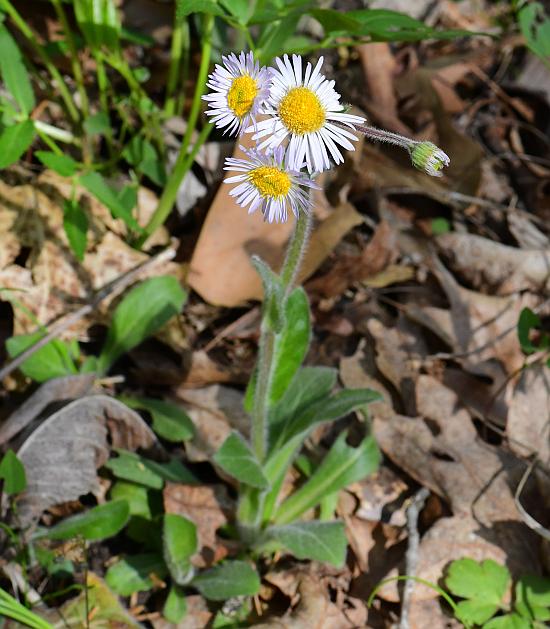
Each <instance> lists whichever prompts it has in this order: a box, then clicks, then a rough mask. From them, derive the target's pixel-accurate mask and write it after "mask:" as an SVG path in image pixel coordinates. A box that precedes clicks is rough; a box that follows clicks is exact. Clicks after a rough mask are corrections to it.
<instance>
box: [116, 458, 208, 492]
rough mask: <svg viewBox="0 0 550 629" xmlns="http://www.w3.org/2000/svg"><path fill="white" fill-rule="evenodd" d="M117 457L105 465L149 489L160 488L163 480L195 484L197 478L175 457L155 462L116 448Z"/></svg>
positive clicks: (123, 477) (125, 478) (118, 476)
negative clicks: (164, 461)
mask: <svg viewBox="0 0 550 629" xmlns="http://www.w3.org/2000/svg"><path fill="white" fill-rule="evenodd" d="M117 452H118V455H119V456H118V457H116V458H113V459H109V460H108V461H107V462H106V463H105V467H106V468H107V469H109V470H111V472H113V474H114V475H115V476H116V477H117V478H121V479H123V480H128V481H131V482H134V483H139V484H140V485H144V486H145V487H150V488H151V489H162V488H163V487H164V482H165V481H173V482H179V483H188V484H196V483H197V479H196V478H195V477H194V476H193V475H192V474H191V472H190V471H189V470H188V469H187V468H186V467H185V466H184V465H183V464H182V463H181V462H180V461H178V460H177V459H172V460H171V461H170V463H157V462H156V461H151V460H150V459H147V458H145V457H143V456H140V455H139V454H136V453H135V452H128V451H127V450H121V449H119V450H117Z"/></svg>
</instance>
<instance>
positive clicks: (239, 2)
mask: <svg viewBox="0 0 550 629" xmlns="http://www.w3.org/2000/svg"><path fill="white" fill-rule="evenodd" d="M220 4H221V5H223V7H224V9H225V10H226V11H228V12H229V13H230V14H231V15H232V16H233V17H235V18H237V21H238V22H239V23H240V24H242V25H243V26H244V25H245V24H246V23H247V22H248V18H249V17H250V15H251V14H252V12H253V10H254V4H255V3H254V2H250V1H249V0H220Z"/></svg>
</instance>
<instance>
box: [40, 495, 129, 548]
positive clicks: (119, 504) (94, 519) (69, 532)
mask: <svg viewBox="0 0 550 629" xmlns="http://www.w3.org/2000/svg"><path fill="white" fill-rule="evenodd" d="M129 518H130V507H129V506H128V503H127V502H126V500H113V501H112V502H107V503H105V504H103V505H98V506H97V507H93V508H92V509H88V511H86V512H84V513H79V514H78V515H74V516H71V517H70V518H66V519H65V520H62V521H61V522H59V523H58V524H56V525H55V526H52V527H51V528H49V529H41V530H38V531H37V532H36V533H35V535H34V538H35V539H41V538H43V537H47V538H48V539H70V538H72V537H79V536H80V537H83V538H84V539H86V540H89V541H95V540H100V539H106V538H108V537H113V536H114V535H116V534H117V533H118V532H119V531H121V530H122V529H123V528H124V526H125V525H126V523H127V522H128V519H129Z"/></svg>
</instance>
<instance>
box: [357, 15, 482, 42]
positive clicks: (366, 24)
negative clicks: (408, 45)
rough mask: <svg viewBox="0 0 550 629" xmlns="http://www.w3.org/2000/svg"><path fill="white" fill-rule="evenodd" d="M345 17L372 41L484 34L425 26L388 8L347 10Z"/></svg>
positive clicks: (419, 39) (358, 33)
mask: <svg viewBox="0 0 550 629" xmlns="http://www.w3.org/2000/svg"><path fill="white" fill-rule="evenodd" d="M346 17H347V18H349V19H353V20H355V21H357V22H360V24H361V27H360V29H359V30H355V31H354V34H355V35H362V36H364V37H370V38H371V39H372V40H374V41H421V40H423V39H456V38H457V37H471V36H472V35H486V34H487V33H475V32H472V31H466V30H461V29H454V30H439V29H435V28H431V27H430V26H427V25H426V24H424V23H423V22H421V21H420V20H416V19H414V18H412V17H410V16H409V15H406V14H405V13H400V12H398V11H390V10H388V9H359V10H355V11H348V12H347V13H346Z"/></svg>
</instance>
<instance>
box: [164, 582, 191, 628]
mask: <svg viewBox="0 0 550 629" xmlns="http://www.w3.org/2000/svg"><path fill="white" fill-rule="evenodd" d="M186 613H187V600H186V598H185V592H184V591H183V589H182V588H180V587H179V586H178V585H172V587H171V588H170V591H169V592H168V596H167V597H166V601H165V603H164V607H163V609H162V615H163V616H164V617H165V618H166V620H167V621H168V622H171V623H173V624H175V625H177V624H178V623H179V622H180V620H182V618H183V617H184V616H185V614H186Z"/></svg>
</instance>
